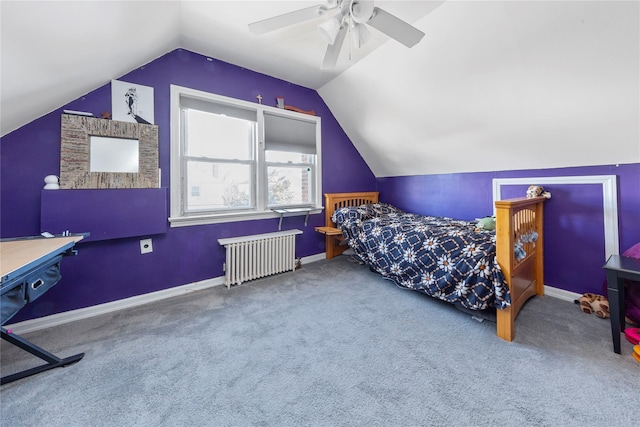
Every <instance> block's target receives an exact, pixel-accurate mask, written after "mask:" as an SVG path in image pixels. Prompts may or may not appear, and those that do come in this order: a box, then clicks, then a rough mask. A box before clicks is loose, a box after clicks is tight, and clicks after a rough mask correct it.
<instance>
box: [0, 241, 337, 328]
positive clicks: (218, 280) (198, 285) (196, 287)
mask: <svg viewBox="0 0 640 427" xmlns="http://www.w3.org/2000/svg"><path fill="white" fill-rule="evenodd" d="M325 257H326V254H325V253H324V252H323V253H321V254H317V255H311V256H308V257H303V258H302V260H301V261H302V264H303V265H304V264H308V263H310V262H315V261H320V260H322V259H325ZM219 285H224V276H220V277H214V278H212V279H206V280H202V281H200V282H194V283H189V284H187V285H182V286H176V287H173V288H169V289H163V290H161V291H156V292H150V293H148V294H143V295H137V296H135V297H130V298H125V299H121V300H117V301H112V302H107V303H104V304H98V305H93V306H91V307H86V308H80V309H77V310H70V311H65V312H63V313H57V314H52V315H50V316H45V317H39V318H37V319H30V320H25V321H23V322H18V323H14V324H12V325H4V326H3V327H4V328H5V329H11V330H12V331H13V332H15V333H16V334H26V333H29V332H34V331H38V330H41V329H46V328H51V327H53V326H59V325H63V324H65V323H69V322H74V321H76V320H83V319H88V318H90V317H94V316H99V315H101V314H107V313H112V312H115V311H119V310H123V309H125V308H133V307H138V306H140V305H144V304H149V303H152V302H156V301H161V300H163V299H167V298H172V297H176V296H179V295H184V294H188V293H190V292H194V291H200V290H203V289H208V288H211V287H214V286H219Z"/></svg>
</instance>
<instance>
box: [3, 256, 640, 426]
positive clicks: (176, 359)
mask: <svg viewBox="0 0 640 427" xmlns="http://www.w3.org/2000/svg"><path fill="white" fill-rule="evenodd" d="M25 338H27V339H30V340H32V341H33V342H34V343H36V344H38V345H40V346H42V347H43V348H45V349H47V350H49V351H52V352H53V353H55V354H57V355H59V356H61V357H63V356H69V355H72V354H75V353H78V352H85V353H86V355H85V357H84V359H83V360H82V361H80V362H79V363H77V364H75V365H72V366H69V367H66V368H59V369H54V370H51V371H47V372H44V373H41V374H38V375H36V376H33V377H30V378H26V379H22V380H19V381H16V382H14V383H10V384H7V385H4V386H2V388H1V391H0V398H1V399H2V401H1V418H0V421H1V423H2V425H3V426H341V425H349V426H377V425H379V426H382V425H384V426H424V425H447V426H452V425H453V426H485V425H486V426H498V425H505V426H526V425H549V426H551V425H553V426H558V425H563V426H564V425H568V426H572V425H575V426H585V425H594V426H617V425H619V426H631V425H638V420H639V419H640V412H639V411H638V402H639V396H640V364H638V363H637V362H636V361H635V360H634V359H633V357H632V355H631V351H632V346H631V344H630V343H628V342H627V341H626V340H624V339H623V343H622V350H623V354H622V355H617V354H615V353H613V351H612V344H611V335H610V329H609V322H608V321H606V320H602V319H598V318H596V317H595V316H594V315H591V316H590V315H586V314H584V313H582V312H580V310H579V309H578V308H577V306H575V305H574V304H572V303H569V302H566V301H561V300H557V299H554V298H550V297H537V298H534V299H533V300H531V301H530V302H529V303H527V305H526V306H525V308H524V309H523V311H522V312H521V313H520V315H519V317H518V320H517V327H516V339H515V341H514V342H512V343H508V342H505V341H502V340H500V339H499V338H497V337H496V336H495V324H494V323H491V322H489V321H484V322H482V323H479V322H477V321H476V320H473V319H472V318H471V316H469V315H467V314H465V313H462V312H460V311H459V310H456V309H455V308H453V307H452V306H450V305H447V304H445V303H442V302H440V301H438V300H435V299H433V298H430V297H427V296H424V295H421V294H418V293H415V292H411V291H406V290H403V289H400V288H398V287H396V286H395V285H394V284H393V283H392V282H390V281H387V280H384V279H382V278H381V277H380V276H378V275H377V274H375V273H372V272H370V271H369V270H368V269H367V268H366V267H363V266H361V265H358V264H356V263H353V262H350V261H349V257H346V256H341V257H338V258H337V259H334V260H331V261H319V262H315V263H311V264H306V265H304V266H303V268H302V269H301V270H298V271H296V272H290V273H285V274H282V275H279V276H274V277H270V278H266V279H261V280H257V281H253V282H249V283H246V284H244V285H242V286H239V287H234V288H232V289H230V290H227V289H226V288H225V287H222V286H220V287H216V288H212V289H208V290H204V291H198V292H194V293H191V294H188V295H185V296H181V297H176V298H172V299H170V300H165V301H161V302H158V303H154V304H148V305H146V306H144V307H141V308H136V309H131V310H123V311H120V312H117V313H113V314H109V315H103V316H99V317H96V318H93V319H89V320H83V321H78V322H74V323H70V324H67V325H63V326H59V327H55V328H51V329H48V330H43V331H38V332H34V333H30V334H25ZM1 357H2V359H1V362H2V367H1V371H2V375H7V374H9V373H13V372H16V371H17V370H20V369H23V368H25V367H31V366H34V364H35V363H37V362H38V361H37V359H34V358H32V357H30V356H29V355H28V354H26V353H24V352H22V351H21V350H19V349H16V348H15V347H13V346H11V345H9V344H7V343H5V342H4V341H2V356H1Z"/></svg>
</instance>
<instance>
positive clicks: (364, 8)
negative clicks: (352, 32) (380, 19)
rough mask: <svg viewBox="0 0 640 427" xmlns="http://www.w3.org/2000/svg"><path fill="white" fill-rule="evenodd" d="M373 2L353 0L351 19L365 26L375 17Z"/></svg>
mask: <svg viewBox="0 0 640 427" xmlns="http://www.w3.org/2000/svg"><path fill="white" fill-rule="evenodd" d="M373 10H374V5H373V0H351V4H349V12H350V13H351V17H352V18H353V20H354V21H356V22H357V23H358V24H364V23H365V22H367V21H369V20H370V19H371V17H372V16H373Z"/></svg>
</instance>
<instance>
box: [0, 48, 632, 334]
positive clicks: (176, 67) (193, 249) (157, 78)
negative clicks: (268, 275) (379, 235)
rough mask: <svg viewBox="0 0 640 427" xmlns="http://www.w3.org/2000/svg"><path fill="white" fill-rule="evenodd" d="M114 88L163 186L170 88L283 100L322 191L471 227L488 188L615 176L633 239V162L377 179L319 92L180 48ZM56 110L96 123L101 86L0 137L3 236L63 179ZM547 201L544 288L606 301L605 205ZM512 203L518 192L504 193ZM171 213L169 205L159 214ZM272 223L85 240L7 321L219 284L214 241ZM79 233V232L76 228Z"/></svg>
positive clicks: (26, 223) (219, 255) (564, 193)
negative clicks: (129, 86)
mask: <svg viewBox="0 0 640 427" xmlns="http://www.w3.org/2000/svg"><path fill="white" fill-rule="evenodd" d="M119 80H123V81H126V82H131V83H137V84H141V85H146V86H153V87H154V92H155V105H154V108H155V122H156V124H157V125H158V126H159V143H160V153H159V154H160V156H159V158H160V167H161V168H162V182H163V183H168V182H170V179H169V144H170V141H169V139H170V129H169V115H170V112H169V85H170V84H177V85H181V86H186V87H190V88H194V89H198V90H203V91H208V92H212V93H217V94H220V95H225V96H230V97H234V98H238V99H242V100H246V101H250V102H255V100H256V95H258V94H261V95H262V97H263V99H264V101H263V102H264V103H269V104H271V103H275V97H276V96H284V97H285V99H286V100H287V103H288V104H291V105H295V106H297V107H299V108H302V109H305V110H312V109H313V110H315V111H316V113H317V114H318V115H319V116H321V117H322V137H323V138H322V140H323V146H322V154H323V158H324V163H323V171H322V174H323V175H322V176H323V192H343V191H372V190H375V189H376V188H377V189H378V190H380V192H381V200H383V201H387V202H390V203H393V204H396V205H397V206H399V207H401V208H403V209H405V210H409V211H413V212H420V213H429V214H432V215H445V216H451V217H456V218H463V219H472V218H476V217H481V216H485V215H490V214H491V213H492V206H491V199H492V194H491V180H492V179H493V178H508V177H514V178H517V177H526V176H571V175H617V176H618V197H619V224H620V250H621V251H623V250H625V249H626V248H628V247H630V246H631V245H633V244H635V243H637V242H639V241H640V219H639V212H640V165H638V164H634V165H621V166H620V167H615V166H598V167H584V168H567V169H550V170H534V171H512V172H492V173H469V174H451V175H428V176H413V177H394V178H379V179H377V180H376V179H375V178H374V176H373V174H372V173H371V171H370V170H369V168H368V167H367V165H366V164H365V162H364V161H363V159H362V158H361V156H360V155H359V153H358V152H357V151H356V149H355V148H354V147H353V145H352V144H351V142H350V140H349V139H348V137H347V136H346V135H345V133H344V132H343V130H342V129H341V127H340V126H339V124H338V123H337V121H336V120H335V118H334V117H333V115H332V114H331V112H330V111H329V109H328V108H327V106H326V105H325V104H324V102H323V101H322V99H321V98H320V97H319V96H318V94H317V93H316V92H315V91H313V90H311V89H307V88H303V87H300V86H296V85H293V84H291V83H288V82H285V81H282V80H278V79H275V78H272V77H269V76H266V75H263V74H259V73H255V72H253V71H249V70H246V69H243V68H239V67H236V66H233V65H230V64H227V63H224V62H220V61H217V60H211V61H210V60H207V58H206V57H203V56H201V55H197V54H194V53H191V52H188V51H184V50H176V51H173V52H170V53H168V54H166V55H164V56H162V57H161V58H158V59H157V60H155V61H153V62H151V63H149V64H147V65H145V66H143V67H141V68H139V69H136V70H134V71H132V72H131V73H129V74H127V75H125V76H122V77H120V78H119ZM63 109H72V110H80V111H89V112H92V113H93V114H95V115H96V116H100V113H102V112H104V111H111V87H110V84H107V85H105V86H103V87H101V88H99V89H97V90H95V91H93V92H91V93H89V94H87V95H86V96H84V97H82V98H80V99H77V100H75V101H72V102H70V103H69V104H67V105H64V106H62V107H61V108H60V109H59V110H57V111H54V112H52V113H50V114H48V115H46V116H43V117H41V118H39V119H37V120H35V121H33V122H32V123H30V124H28V125H26V126H24V127H22V128H20V129H18V130H16V131H14V132H12V133H10V134H8V135H6V136H4V137H2V139H1V146H0V148H1V154H2V155H1V157H0V166H1V168H0V206H1V207H2V213H1V215H0V236H1V237H3V238H8V237H21V236H32V235H37V234H39V233H40V231H41V230H40V197H41V190H42V187H43V186H44V182H43V179H44V177H45V176H46V175H49V174H59V172H60V115H61V113H62V110H63ZM548 190H550V191H551V193H552V195H553V197H552V199H551V200H550V201H549V202H548V203H547V204H546V207H545V215H546V223H545V228H546V233H547V234H546V241H545V242H546V244H545V250H546V256H545V268H546V278H547V280H546V283H547V284H548V285H551V286H554V287H558V288H561V289H566V290H570V291H573V292H578V293H583V292H597V293H602V281H603V280H604V274H603V273H602V269H601V267H602V264H603V263H604V244H603V229H602V196H601V192H600V188H599V187H598V186H591V185H580V186H571V185H566V186H564V185H563V186H551V187H548ZM507 191H511V192H516V193H513V194H507V196H510V195H511V196H516V195H520V194H523V193H524V188H509V190H507ZM167 212H168V207H167ZM323 218H324V215H323V214H319V215H312V216H310V218H309V222H308V225H307V227H304V223H303V220H302V218H301V217H291V218H285V219H284V220H283V229H288V228H299V229H302V230H303V231H304V234H302V235H301V236H298V247H297V256H301V257H304V256H309V255H314V254H318V253H321V252H324V240H323V238H322V237H321V236H320V235H318V234H317V233H315V232H314V227H315V226H318V225H323V223H324V219H323ZM277 227H278V220H277V219H270V220H262V221H248V222H242V223H226V224H218V225H206V226H192V227H180V228H168V230H167V232H166V233H165V234H157V235H154V236H151V237H153V253H151V254H145V255H141V254H140V246H139V240H140V239H141V238H142V237H135V238H123V239H113V240H106V241H100V242H86V243H80V244H79V245H78V248H79V255H78V256H77V257H70V258H67V259H65V260H64V261H63V264H62V275H63V279H62V280H61V281H60V283H59V284H58V285H57V286H55V287H53V288H52V289H51V290H50V291H48V292H47V293H46V294H45V295H43V296H42V297H41V298H40V299H38V300H37V301H36V302H34V303H33V304H29V305H27V307H25V308H24V309H23V310H22V311H21V312H20V313H18V315H16V316H15V317H14V318H13V319H12V322H17V321H21V320H26V319H30V318H35V317H42V316H46V315H50V314H54V313H59V312H64V311H68V310H73V309H78V308H83V307H88V306H92V305H96V304H101V303H106V302H111V301H115V300H119V299H123V298H127V297H131V296H135V295H140V294H144V293H148V292H154V291H158V290H162V289H166V288H170V287H174V286H180V285H184V284H188V283H193V282H197V281H200V280H205V279H209V278H213V277H219V276H222V274H223V272H222V263H223V259H224V250H223V249H222V248H221V247H220V245H218V243H217V239H219V238H223V237H230V236H237V235H243V234H251V233H264V232H272V231H275V230H277ZM77 231H80V230H77Z"/></svg>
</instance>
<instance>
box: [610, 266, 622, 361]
mask: <svg viewBox="0 0 640 427" xmlns="http://www.w3.org/2000/svg"><path fill="white" fill-rule="evenodd" d="M607 294H608V297H609V311H610V313H611V335H612V336H613V351H614V352H616V353H618V354H620V333H622V332H623V331H624V327H625V324H624V282H623V280H622V279H621V278H619V277H618V274H617V272H615V271H612V270H607Z"/></svg>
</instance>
